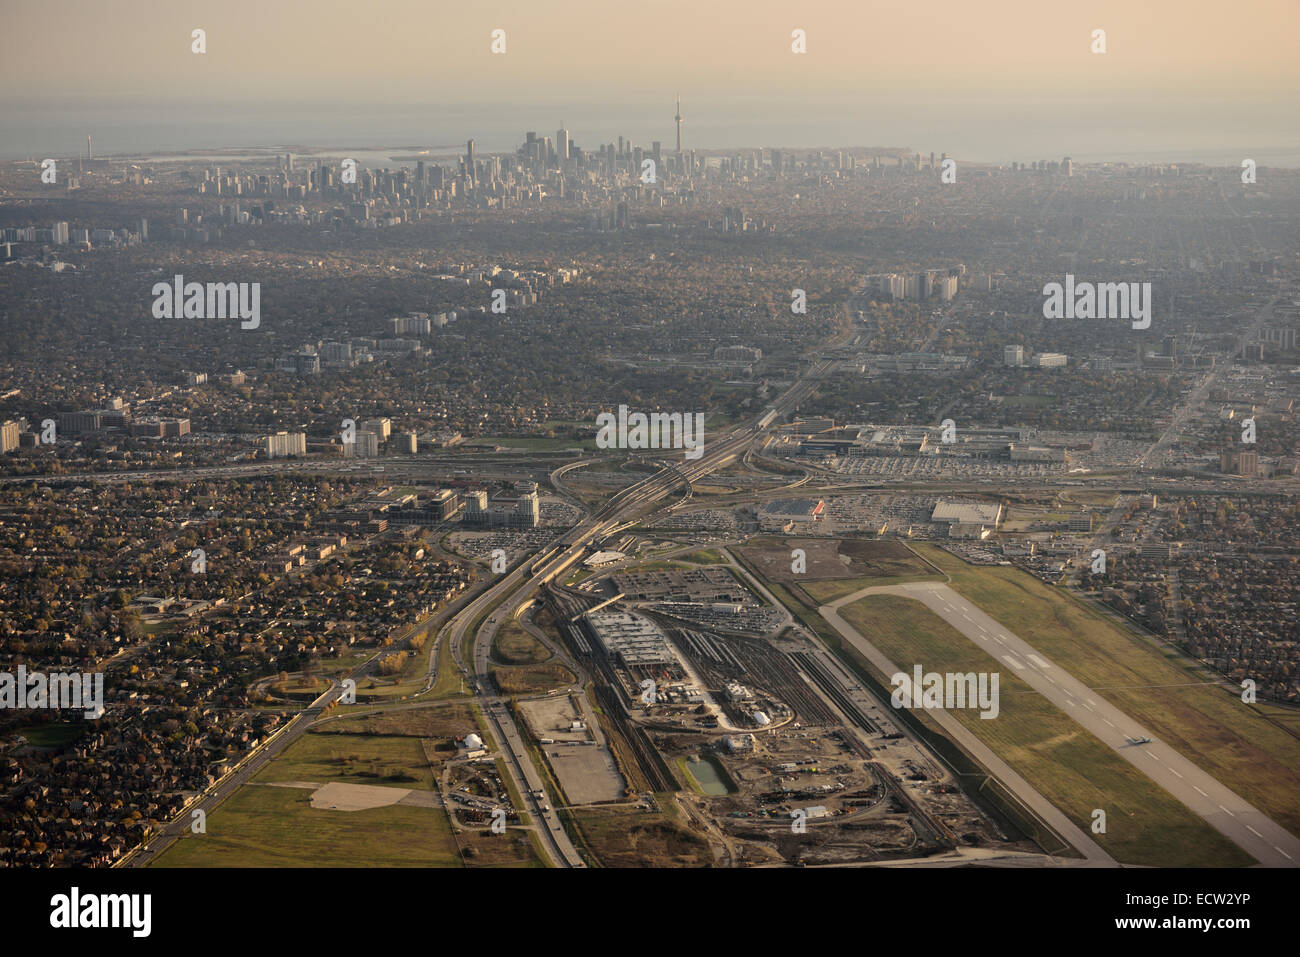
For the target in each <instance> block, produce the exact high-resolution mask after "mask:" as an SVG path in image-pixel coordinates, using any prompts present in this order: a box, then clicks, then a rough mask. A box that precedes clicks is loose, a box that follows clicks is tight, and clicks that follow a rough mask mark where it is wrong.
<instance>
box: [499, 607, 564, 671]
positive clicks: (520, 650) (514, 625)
mask: <svg viewBox="0 0 1300 957" xmlns="http://www.w3.org/2000/svg"><path fill="white" fill-rule="evenodd" d="M549 657H551V650H550V649H549V648H547V647H546V646H545V645H544V644H542V643H541V642H540V641H538V640H537V639H536V638H534V637H533V636H532V635H530V634H529V633H528V632H527V631H525V630H524V626H523V625H521V624H519V622H518V621H517V620H515V619H513V618H511V619H510V620H509V621H507V622H505V623H504V624H502V625H501V627H500V628H498V629H497V632H496V634H495V635H494V636H493V637H492V658H493V659H494V660H496V661H499V662H501V663H502V664H507V665H535V664H538V663H539V662H543V661H545V660H546V659H547V658H549Z"/></svg>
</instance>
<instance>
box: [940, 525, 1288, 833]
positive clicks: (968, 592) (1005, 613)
mask: <svg viewBox="0 0 1300 957" xmlns="http://www.w3.org/2000/svg"><path fill="white" fill-rule="evenodd" d="M918 550H919V551H920V552H921V553H922V554H924V555H925V557H927V558H929V559H930V560H931V561H933V562H934V563H935V564H936V565H938V566H939V567H940V568H942V569H943V570H944V571H945V572H947V573H948V574H949V575H951V576H952V587H953V588H954V589H955V590H956V591H958V592H960V593H961V594H963V595H965V596H966V597H967V598H969V599H970V600H971V601H973V602H974V603H975V604H977V605H979V606H980V608H982V609H983V610H984V611H985V612H987V613H988V614H989V615H991V616H992V617H994V618H996V619H997V620H998V621H1000V622H1003V623H1004V624H1005V625H1006V626H1007V627H1008V628H1010V629H1011V630H1012V631H1014V632H1015V633H1016V634H1018V635H1019V636H1020V637H1021V638H1023V639H1024V640H1025V641H1027V642H1028V643H1029V644H1031V645H1033V646H1034V647H1036V648H1037V649H1038V650H1039V651H1041V652H1042V653H1043V654H1044V655H1046V656H1047V657H1048V658H1050V659H1051V660H1052V661H1054V662H1056V663H1057V664H1058V665H1060V666H1061V667H1063V668H1065V669H1066V670H1067V671H1069V672H1070V673H1071V674H1073V675H1074V677H1076V678H1078V679H1079V680H1080V681H1082V682H1083V683H1084V684H1086V685H1088V686H1089V687H1090V688H1092V689H1093V690H1094V691H1096V692H1097V693H1098V694H1101V695H1103V696H1104V697H1106V698H1107V699H1108V700H1109V701H1111V702H1112V703H1113V704H1115V705H1116V707H1118V708H1120V709H1121V710H1123V711H1124V712H1125V713H1126V714H1128V715H1130V716H1132V717H1133V718H1134V719H1135V720H1137V721H1138V722H1140V723H1141V724H1143V725H1145V726H1146V727H1148V728H1150V729H1151V730H1152V731H1154V732H1155V733H1156V735H1157V736H1158V737H1160V738H1161V740H1163V741H1164V742H1165V743H1166V744H1168V745H1170V746H1171V747H1173V748H1176V749H1177V750H1178V751H1180V752H1181V753H1182V754H1184V755H1186V756H1187V757H1189V758H1191V759H1193V760H1194V761H1195V762H1196V763H1197V765H1198V766H1199V767H1200V768H1201V769H1202V770H1204V771H1206V772H1207V773H1209V774H1211V775H1213V776H1214V777H1215V778H1217V779H1218V780H1219V781H1221V782H1223V783H1224V784H1225V785H1227V786H1228V787H1230V788H1232V789H1233V790H1234V791H1235V792H1237V794H1239V795H1241V796H1242V797H1243V798H1245V799H1246V800H1247V801H1250V802H1251V803H1252V804H1254V805H1255V806H1256V807H1258V808H1259V809H1260V810H1261V811H1263V812H1264V813H1265V814H1267V815H1268V816H1269V817H1271V818H1273V820H1275V821H1276V822H1277V823H1278V824H1280V825H1282V826H1283V827H1285V828H1287V829H1288V830H1289V831H1291V832H1292V833H1293V834H1296V833H1300V797H1298V795H1300V736H1297V734H1296V732H1300V713H1298V712H1296V711H1295V710H1293V709H1285V708H1279V707H1276V706H1272V705H1268V704H1263V703H1260V704H1253V705H1247V704H1243V703H1242V701H1241V698H1240V696H1239V695H1238V694H1234V693H1230V692H1228V691H1225V690H1224V689H1223V688H1220V687H1217V686H1215V685H1212V684H1209V683H1207V681H1208V679H1207V675H1206V674H1205V672H1203V671H1201V670H1200V669H1199V668H1198V667H1197V666H1196V665H1195V663H1194V662H1190V661H1189V660H1188V659H1186V658H1185V657H1183V656H1182V655H1180V654H1178V653H1177V652H1176V651H1174V650H1172V649H1170V648H1168V647H1166V646H1163V645H1159V644H1156V643H1154V642H1151V641H1148V640H1147V639H1144V638H1142V637H1140V636H1138V635H1137V634H1136V633H1134V632H1133V631H1131V630H1129V629H1126V628H1123V627H1122V626H1120V625H1118V624H1116V623H1115V622H1113V621H1112V620H1111V619H1109V618H1107V617H1105V616H1104V615H1102V614H1101V613H1100V612H1098V611H1096V610H1094V609H1093V608H1091V607H1090V606H1088V605H1087V604H1085V603H1084V602H1082V601H1081V600H1079V599H1077V598H1075V597H1074V596H1073V595H1071V594H1070V593H1069V592H1067V591H1065V590H1063V589H1060V588H1054V587H1052V586H1050V585H1046V584H1043V583H1042V582H1040V581H1038V579H1036V578H1034V577H1033V576H1031V575H1028V574H1026V573H1025V572H1022V571H1020V570H1019V569H1015V568H1010V567H1005V566H998V567H977V566H974V565H969V564H967V563H966V562H964V561H962V560H961V559H959V558H956V557H954V556H952V555H950V554H948V553H947V552H944V551H943V550H942V549H939V548H936V547H933V546H920V547H919V549H918Z"/></svg>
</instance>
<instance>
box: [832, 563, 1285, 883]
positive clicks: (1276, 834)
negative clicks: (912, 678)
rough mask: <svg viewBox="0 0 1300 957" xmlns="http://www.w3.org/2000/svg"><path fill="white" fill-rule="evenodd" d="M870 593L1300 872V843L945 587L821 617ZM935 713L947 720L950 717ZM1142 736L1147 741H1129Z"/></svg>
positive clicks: (912, 587)
mask: <svg viewBox="0 0 1300 957" xmlns="http://www.w3.org/2000/svg"><path fill="white" fill-rule="evenodd" d="M868 595H901V596H903V597H904V598H913V599H916V600H917V601H919V602H921V603H922V604H923V605H925V606H926V607H927V608H929V609H930V610H931V611H933V612H935V613H936V614H937V615H939V617H940V618H943V619H944V620H945V621H946V622H948V624H950V625H952V626H953V627H954V628H956V629H957V630H958V631H959V632H961V633H962V634H963V635H965V636H966V637H967V638H969V639H970V640H971V641H973V642H974V643H975V644H976V645H978V646H979V647H980V648H981V649H983V650H984V652H985V653H986V654H988V655H989V656H990V657H991V658H993V659H994V660H996V661H999V662H1001V663H1002V664H1004V665H1006V666H1007V667H1008V668H1010V669H1011V670H1012V671H1013V672H1014V673H1015V675H1016V677H1018V678H1020V679H1021V680H1022V681H1024V682H1026V683H1027V684H1028V685H1029V686H1030V687H1031V688H1033V689H1034V690H1035V691H1037V692H1038V693H1039V694H1041V695H1042V696H1043V697H1045V698H1047V700H1049V701H1051V702H1052V704H1054V705H1056V707H1058V708H1060V709H1061V711H1063V712H1065V713H1066V714H1067V715H1069V716H1070V717H1071V718H1073V719H1074V720H1075V721H1076V722H1077V723H1078V724H1080V725H1082V726H1083V727H1084V728H1086V729H1087V730H1089V731H1090V732H1092V734H1093V735H1095V736H1096V737H1097V738H1098V739H1100V740H1101V741H1102V742H1104V743H1105V744H1107V745H1109V746H1110V747H1111V748H1112V749H1113V750H1114V751H1115V753H1116V754H1118V755H1119V756H1120V757H1122V758H1123V759H1124V760H1125V761H1127V762H1128V763H1129V764H1131V765H1133V766H1134V767H1135V768H1137V769H1138V770H1139V771H1141V772H1142V773H1143V774H1145V775H1146V776H1147V777H1149V778H1150V779H1151V780H1152V781H1154V782H1155V783H1156V784H1158V785H1160V787H1162V788H1164V789H1165V790H1166V791H1168V792H1169V793H1170V794H1172V795H1173V796H1174V797H1176V798H1177V799H1178V800H1179V801H1181V802H1182V803H1183V804H1185V805H1187V807H1188V808H1190V809H1191V810H1192V811H1194V812H1195V813H1197V814H1199V815H1200V816H1201V817H1202V818H1204V819H1205V821H1206V822H1207V823H1209V824H1210V826H1211V827H1213V828H1214V829H1215V830H1217V831H1218V832H1219V833H1221V834H1223V836H1224V837H1226V838H1228V840H1230V841H1232V842H1233V843H1234V844H1236V845H1237V846H1238V847H1240V848H1241V849H1242V850H1244V851H1245V852H1246V853H1247V854H1249V855H1251V856H1252V857H1253V858H1255V860H1257V861H1259V862H1260V863H1261V864H1265V865H1267V866H1269V867H1296V866H1300V838H1296V837H1295V835H1293V834H1291V832H1290V831H1288V830H1286V829H1285V828H1283V827H1282V826H1281V825H1279V824H1277V823H1275V822H1274V821H1273V820H1272V819H1270V818H1268V817H1267V816H1265V814H1264V813H1263V812H1262V811H1260V810H1259V809H1258V808H1256V807H1255V806H1254V805H1252V804H1250V803H1248V802H1247V801H1246V800H1244V799H1243V798H1241V797H1239V796H1238V795H1237V794H1235V793H1233V792H1232V791H1231V790H1230V789H1228V788H1227V787H1225V786H1224V785H1222V784H1220V783H1219V781H1218V780H1217V779H1215V778H1213V777H1211V776H1210V775H1209V774H1206V773H1205V772H1204V771H1202V770H1201V769H1200V768H1199V767H1197V766H1196V765H1195V764H1193V763H1192V762H1191V761H1189V760H1188V759H1187V758H1185V757H1183V756H1182V755H1181V754H1179V753H1178V752H1177V751H1175V750H1174V749H1173V748H1171V747H1170V746H1169V745H1167V744H1165V743H1164V742H1162V741H1161V740H1160V739H1159V738H1157V737H1156V736H1155V735H1154V734H1153V733H1152V732H1151V731H1149V730H1147V729H1146V728H1144V727H1142V726H1141V725H1140V724H1138V723H1137V722H1136V721H1134V720H1133V719H1132V718H1130V717H1129V716H1128V715H1126V714H1125V713H1124V712H1123V711H1121V710H1120V709H1119V708H1117V707H1115V705H1113V704H1111V703H1110V702H1109V701H1107V700H1106V699H1105V698H1103V697H1102V696H1101V695H1099V694H1097V693H1096V692H1094V691H1092V689H1090V688H1089V687H1088V686H1087V685H1085V684H1084V683H1083V682H1081V681H1079V680H1078V679H1077V678H1075V677H1074V676H1072V675H1071V674H1069V672H1067V671H1065V670H1064V669H1062V668H1061V667H1060V666H1059V665H1057V664H1054V663H1053V662H1052V661H1051V660H1050V659H1048V658H1047V657H1046V656H1044V655H1042V654H1040V653H1039V652H1038V651H1036V650H1035V649H1034V647H1033V646H1032V645H1030V644H1028V643H1027V642H1026V641H1025V640H1024V639H1023V638H1020V637H1018V636H1017V635H1015V634H1013V633H1012V632H1011V631H1010V630H1009V629H1007V628H1004V627H1003V626H1002V625H1001V624H999V623H998V622H997V621H996V620H994V619H993V618H990V617H989V616H988V615H986V614H985V613H984V612H982V611H980V609H979V608H978V607H976V606H975V605H973V604H971V602H969V601H967V600H966V598H964V597H963V596H961V595H959V594H958V593H957V592H955V591H953V590H952V589H951V588H949V587H948V586H947V585H945V584H942V583H939V582H911V583H908V584H905V585H881V586H876V587H874V588H864V589H863V590H862V591H860V592H856V593H854V594H852V595H849V596H847V597H845V598H841V599H839V600H838V601H836V602H833V603H832V604H831V605H829V606H827V607H826V608H823V609H822V611H823V613H825V612H828V611H829V612H830V614H835V615H836V618H837V619H838V618H839V616H838V615H837V614H836V613H835V611H834V609H836V608H839V607H840V606H842V605H845V604H849V603H851V602H855V601H858V600H859V599H861V598H865V597H867V596H868ZM828 620H829V619H828ZM841 621H842V619H841ZM855 634H856V632H855ZM897 670H902V669H895V671H897ZM891 673H892V672H891ZM936 714H938V715H944V714H946V712H943V711H939V712H936ZM1142 738H1149V739H1150V741H1149V742H1144V743H1142V744H1134V743H1132V742H1133V741H1137V740H1140V739H1142Z"/></svg>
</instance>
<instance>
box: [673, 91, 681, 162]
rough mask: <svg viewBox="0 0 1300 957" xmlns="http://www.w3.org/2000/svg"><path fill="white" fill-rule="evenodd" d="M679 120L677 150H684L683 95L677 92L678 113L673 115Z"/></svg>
mask: <svg viewBox="0 0 1300 957" xmlns="http://www.w3.org/2000/svg"><path fill="white" fill-rule="evenodd" d="M673 119H674V120H676V121H677V152H679V153H680V152H681V151H682V95H681V94H680V93H678V94H677V115H676V116H674V117H673Z"/></svg>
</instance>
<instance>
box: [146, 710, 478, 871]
mask: <svg viewBox="0 0 1300 957" xmlns="http://www.w3.org/2000/svg"><path fill="white" fill-rule="evenodd" d="M381 720H382V721H389V722H392V721H395V720H407V721H418V720H419V718H411V717H404V718H401V719H399V718H397V716H392V717H389V716H369V715H366V716H358V717H356V718H349V719H346V720H345V721H339V722H331V723H330V724H339V725H342V726H343V727H344V728H346V727H348V725H349V723H350V724H351V726H352V727H353V728H361V727H364V725H363V724H361V723H362V722H369V723H373V722H377V721H381ZM326 727H329V724H327V725H326ZM467 727H472V718H471V719H469V720H468V722H467ZM372 775H373V776H372ZM281 781H313V782H319V783H321V784H325V783H328V782H330V781H338V782H341V783H345V784H366V785H374V786H379V787H385V786H387V787H396V788H413V789H420V790H432V789H433V788H434V781H433V772H432V770H431V768H430V767H429V764H428V761H427V760H426V759H425V756H424V751H423V749H422V748H421V746H420V739H419V737H417V736H415V735H413V734H412V735H407V734H402V735H397V736H372V735H369V734H316V733H310V734H305V735H303V736H302V737H301V738H299V739H298V740H297V741H295V742H294V743H293V745H292V746H291V747H290V748H289V749H288V750H287V751H285V752H284V753H283V754H282V755H280V756H279V757H278V758H276V759H275V760H274V761H272V762H271V763H270V764H269V765H267V766H266V767H265V768H263V769H262V770H261V771H260V772H259V773H258V774H257V775H256V776H255V777H254V778H253V782H252V783H250V784H246V785H245V786H244V787H242V788H240V789H239V790H238V791H237V792H236V793H235V794H234V795H233V796H232V797H231V798H230V799H229V800H227V801H226V802H225V803H223V804H222V805H221V806H220V807H218V808H217V809H216V810H215V811H214V812H213V813H212V814H211V815H209V817H208V821H207V833H206V834H195V835H188V836H186V837H185V838H184V839H182V840H181V841H178V842H177V843H176V844H173V845H172V846H171V847H170V848H169V849H168V850H167V852H166V853H165V854H164V855H163V856H162V857H161V858H160V859H159V861H158V863H157V865H155V866H159V867H361V866H374V867H447V866H453V867H454V866H459V863H460V861H459V858H458V857H457V856H456V848H455V843H454V841H453V839H452V837H451V824H450V822H449V821H448V820H447V816H446V814H445V813H444V812H443V811H442V809H441V808H424V807H404V806H391V807H382V808H373V809H370V810H365V811H334V810H327V809H323V808H313V807H312V806H311V791H310V790H308V789H306V788H278V787H265V786H264V785H266V784H268V783H271V782H281Z"/></svg>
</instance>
